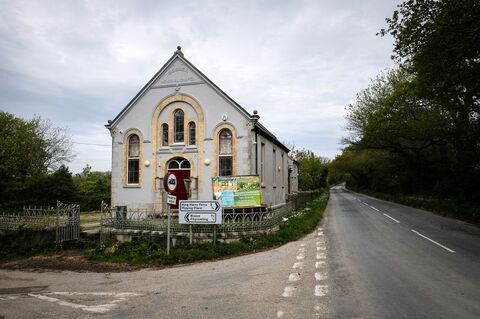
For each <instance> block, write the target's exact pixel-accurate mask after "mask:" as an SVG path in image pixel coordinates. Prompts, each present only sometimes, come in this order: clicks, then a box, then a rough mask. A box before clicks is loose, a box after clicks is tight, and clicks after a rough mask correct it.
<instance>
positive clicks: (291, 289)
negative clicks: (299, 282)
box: [282, 286, 297, 297]
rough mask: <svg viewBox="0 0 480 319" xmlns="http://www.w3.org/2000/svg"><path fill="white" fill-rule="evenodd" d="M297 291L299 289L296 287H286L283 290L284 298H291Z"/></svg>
mask: <svg viewBox="0 0 480 319" xmlns="http://www.w3.org/2000/svg"><path fill="white" fill-rule="evenodd" d="M295 290H297V287H294V286H286V287H285V288H284V289H283V294H282V297H291V296H293V293H294V292H295Z"/></svg>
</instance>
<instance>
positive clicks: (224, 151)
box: [218, 129, 233, 176]
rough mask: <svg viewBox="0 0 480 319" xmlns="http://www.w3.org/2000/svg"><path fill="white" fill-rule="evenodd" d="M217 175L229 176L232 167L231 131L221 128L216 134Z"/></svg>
mask: <svg viewBox="0 0 480 319" xmlns="http://www.w3.org/2000/svg"><path fill="white" fill-rule="evenodd" d="M218 136H219V139H218V175H219V176H231V175H232V167H233V157H232V132H231V131H230V130H229V129H223V130H221V131H220V133H219V134H218Z"/></svg>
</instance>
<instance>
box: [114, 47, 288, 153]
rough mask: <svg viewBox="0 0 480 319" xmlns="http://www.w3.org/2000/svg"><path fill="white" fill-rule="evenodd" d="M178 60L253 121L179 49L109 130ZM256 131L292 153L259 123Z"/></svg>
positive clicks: (247, 113)
mask: <svg viewBox="0 0 480 319" xmlns="http://www.w3.org/2000/svg"><path fill="white" fill-rule="evenodd" d="M176 59H179V60H180V61H182V62H183V63H185V64H186V65H188V66H189V67H190V68H191V69H192V70H193V71H194V72H195V73H197V75H198V76H200V77H201V78H202V79H203V80H204V81H205V82H206V83H208V84H209V85H210V86H211V87H212V88H213V89H214V90H215V91H217V93H219V94H220V95H222V96H223V97H224V98H225V99H226V100H227V101H228V102H230V103H231V104H232V105H233V106H234V107H236V108H237V109H238V110H239V111H240V113H242V114H243V115H244V116H245V117H246V118H248V119H251V116H252V115H251V114H250V113H249V112H248V111H247V110H245V109H244V108H243V107H242V106H241V105H240V104H238V103H237V102H235V100H234V99H232V98H231V97H230V96H228V94H227V93H225V92H224V91H223V90H222V89H220V88H219V87H218V86H217V85H216V84H215V83H213V82H212V81H211V80H210V79H209V78H208V77H207V76H206V75H205V74H203V73H202V72H201V71H200V70H199V69H197V67H196V66H195V65H193V63H191V62H190V61H188V60H187V59H186V58H185V56H184V54H183V52H182V51H181V47H177V50H176V51H175V52H174V53H173V55H172V57H171V58H170V59H168V61H167V62H166V63H165V64H164V65H163V66H162V67H161V68H160V70H159V71H158V72H157V73H155V75H154V76H153V77H152V78H151V79H150V81H148V82H147V84H145V86H144V87H143V88H142V89H141V90H140V91H139V92H138V93H137V94H136V95H135V96H134V97H133V99H132V100H131V101H130V102H128V104H127V105H126V106H125V107H124V108H123V109H122V110H121V111H120V113H118V114H117V116H116V117H115V118H114V119H113V120H111V121H108V124H106V125H105V127H106V128H107V129H110V128H111V127H113V126H114V125H115V124H116V123H117V122H118V120H119V119H120V118H121V117H122V116H123V115H124V114H125V113H126V112H127V111H128V110H129V109H130V108H131V107H132V106H133V105H135V103H136V102H137V101H138V100H139V99H140V98H141V97H142V96H143V95H144V94H145V93H146V92H147V91H148V90H149V89H150V87H151V86H152V85H153V84H154V83H155V82H156V81H157V79H159V78H160V77H161V76H162V75H163V73H164V72H165V71H166V70H167V69H168V67H169V66H170V65H171V64H172V63H173V61H175V60H176ZM255 129H257V130H258V131H257V132H259V133H260V134H262V135H263V136H265V137H267V138H268V139H269V140H270V141H271V142H273V143H275V144H276V145H278V146H279V147H281V148H282V149H284V150H285V151H287V152H288V151H290V150H289V149H288V148H287V147H286V146H285V145H283V144H282V143H281V142H280V141H279V140H278V139H277V138H276V136H275V135H273V134H272V133H271V132H270V131H269V130H267V129H266V128H265V126H263V125H262V124H260V123H259V122H256V123H255Z"/></svg>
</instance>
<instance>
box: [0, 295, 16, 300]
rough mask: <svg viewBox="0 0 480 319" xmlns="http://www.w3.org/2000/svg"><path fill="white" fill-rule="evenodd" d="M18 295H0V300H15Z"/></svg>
mask: <svg viewBox="0 0 480 319" xmlns="http://www.w3.org/2000/svg"><path fill="white" fill-rule="evenodd" d="M17 298H18V296H8V297H0V300H15V299H17Z"/></svg>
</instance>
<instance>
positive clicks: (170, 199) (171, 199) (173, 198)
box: [167, 194, 177, 205]
mask: <svg viewBox="0 0 480 319" xmlns="http://www.w3.org/2000/svg"><path fill="white" fill-rule="evenodd" d="M176 203H177V196H175V195H170V194H168V195H167V204H170V205H175V204H176Z"/></svg>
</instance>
